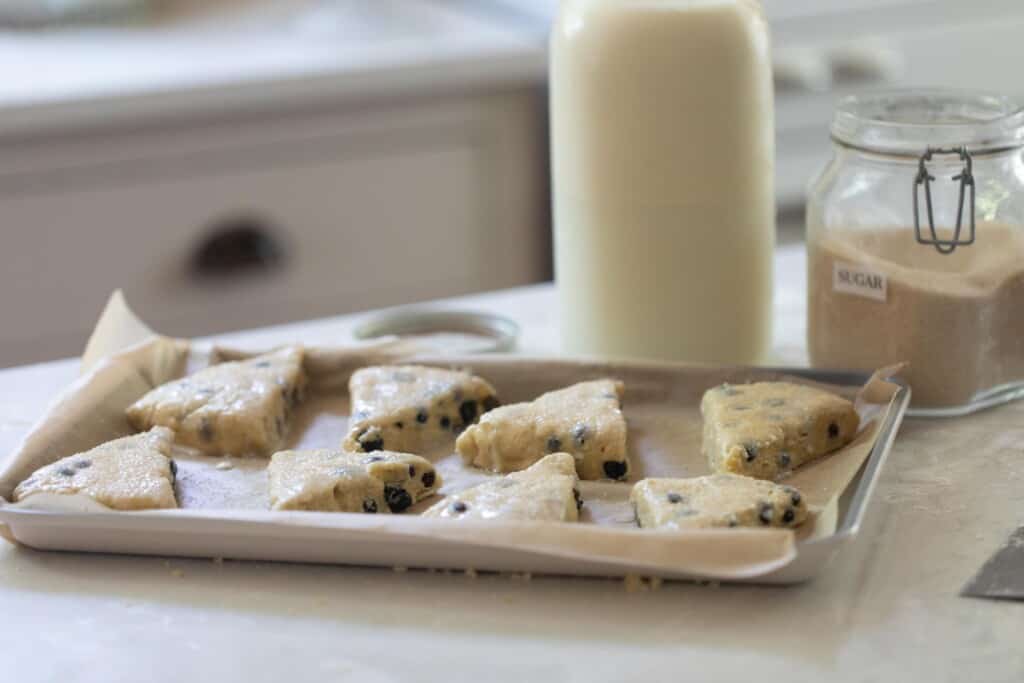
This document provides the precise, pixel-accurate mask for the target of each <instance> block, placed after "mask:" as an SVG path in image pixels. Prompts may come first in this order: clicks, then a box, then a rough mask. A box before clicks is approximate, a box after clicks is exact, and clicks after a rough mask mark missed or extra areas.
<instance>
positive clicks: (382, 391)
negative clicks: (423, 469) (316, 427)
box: [343, 365, 498, 453]
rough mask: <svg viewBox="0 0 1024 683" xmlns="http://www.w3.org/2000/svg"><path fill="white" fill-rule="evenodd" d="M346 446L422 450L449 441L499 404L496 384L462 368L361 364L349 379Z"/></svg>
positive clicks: (367, 449) (355, 449) (404, 451)
mask: <svg viewBox="0 0 1024 683" xmlns="http://www.w3.org/2000/svg"><path fill="white" fill-rule="evenodd" d="M348 390H349V396H350V397H351V400H352V419H351V421H350V423H349V433H348V436H347V437H346V439H345V441H344V444H343V447H344V448H345V449H346V450H352V451H363V452H366V453H369V452H371V451H379V450H384V449H387V450H389V451H399V452H402V453H423V452H425V451H427V450H429V449H431V448H433V447H435V446H438V445H440V444H443V443H445V442H449V443H450V440H451V439H452V438H454V435H455V434H458V433H459V432H460V431H462V430H463V429H465V428H466V427H467V426H469V425H470V424H472V423H473V422H475V421H476V419H477V417H478V416H480V415H482V414H483V413H485V412H487V411H488V410H491V409H493V408H494V407H495V406H497V405H498V399H497V396H496V394H495V391H494V387H492V386H491V385H490V384H488V383H487V382H486V381H485V380H483V379H481V378H479V377H476V376H474V375H471V374H470V373H468V372H462V371H458V370H442V369H441V368H431V367H426V366H422V365H382V366H376V367H369V368H362V369H361V370H358V371H356V372H355V373H353V374H352V378H351V379H350V380H349V383H348Z"/></svg>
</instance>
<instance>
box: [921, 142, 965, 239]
mask: <svg viewBox="0 0 1024 683" xmlns="http://www.w3.org/2000/svg"><path fill="white" fill-rule="evenodd" d="M936 154H956V155H958V156H959V157H960V161H962V162H964V167H963V169H962V170H961V171H960V173H959V174H958V175H955V176H953V180H959V181H960V200H959V202H958V203H957V208H956V227H955V229H954V230H953V238H952V239H948V240H944V239H940V238H939V235H938V233H937V232H936V230H935V216H934V213H933V211H932V186H931V182H932V181H933V180H935V176H933V175H932V174H930V173H929V172H928V167H927V166H926V165H925V164H926V163H927V162H929V161H931V160H932V157H933V156H934V155H936ZM922 185H923V186H924V201H925V207H926V208H927V211H928V228H929V232H930V233H931V237H923V236H922V235H921V212H920V207H919V201H918V195H919V194H920V189H919V188H920V186H922ZM968 192H970V199H969V201H970V209H969V211H970V226H971V227H970V231H969V233H968V236H967V237H966V239H961V238H960V233H961V230H962V227H963V217H964V199H965V198H966V195H967V193H968ZM974 227H975V226H974V170H973V164H972V160H971V154H970V152H968V151H967V148H966V147H936V148H932V147H929V148H928V149H927V150H925V153H924V154H922V155H921V158H920V159H919V160H918V163H917V175H916V176H915V177H914V237H915V238H916V239H917V242H918V244H930V245H932V246H933V247H935V249H936V251H938V252H939V253H940V254H952V253H953V252H954V251H956V248H957V247H963V246H967V245H970V244H974Z"/></svg>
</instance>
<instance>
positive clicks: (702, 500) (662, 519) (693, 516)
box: [629, 474, 807, 529]
mask: <svg viewBox="0 0 1024 683" xmlns="http://www.w3.org/2000/svg"><path fill="white" fill-rule="evenodd" d="M629 500H630V502H631V503H633V509H635V510H636V519H637V523H638V524H639V525H640V526H641V527H643V528H645V529H659V528H667V529H706V528H711V527H736V526H746V527H766V526H774V527H795V526H797V525H799V524H801V523H802V522H803V521H804V520H805V519H807V505H806V503H804V500H803V496H801V495H800V492H799V491H797V490H796V489H795V488H793V487H791V486H782V485H780V484H774V483H772V482H770V481H763V480H761V479H751V478H750V477H741V476H739V475H735V474H713V475H710V476H707V477H696V478H693V479H644V480H642V481H640V482H639V483H638V484H637V485H636V486H634V487H633V491H632V493H630V496H629Z"/></svg>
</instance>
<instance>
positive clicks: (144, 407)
mask: <svg viewBox="0 0 1024 683" xmlns="http://www.w3.org/2000/svg"><path fill="white" fill-rule="evenodd" d="M302 356H303V353H302V349H300V348H296V347H290V348H284V349H281V350H279V351H274V352H272V353H268V354H264V355H262V356H256V357H254V358H250V359H248V360H244V361H236V362H231V363H220V364H218V365H213V366H211V367H208V368H206V369H204V370H200V371H199V372H197V373H195V374H192V375H189V376H188V377H182V378H181V379H177V380H174V381H172V382H168V383H166V384H162V385H160V386H158V387H157V388H155V389H153V390H152V391H150V392H149V393H148V394H146V395H145V396H143V397H142V398H140V399H139V400H138V401H136V402H135V403H134V404H133V405H132V406H131V407H129V408H128V411H127V415H128V421H129V422H131V424H132V426H134V427H135V428H136V429H140V430H141V429H149V428H150V427H153V426H156V425H161V426H164V427H169V428H170V429H172V430H173V431H174V437H175V440H176V441H177V442H178V443H180V444H183V445H185V446H191V447H193V448H197V449H199V450H201V451H203V452H204V453H207V454H209V455H228V454H230V455H236V456H237V455H270V454H271V453H273V452H274V451H275V450H277V449H278V448H280V447H281V446H282V444H283V443H284V439H285V437H286V436H287V434H288V427H289V423H290V421H291V413H292V410H293V409H294V407H295V406H296V405H297V404H298V402H299V401H300V400H301V398H302V393H303V390H304V388H305V385H306V376H305V374H304V373H303V371H302Z"/></svg>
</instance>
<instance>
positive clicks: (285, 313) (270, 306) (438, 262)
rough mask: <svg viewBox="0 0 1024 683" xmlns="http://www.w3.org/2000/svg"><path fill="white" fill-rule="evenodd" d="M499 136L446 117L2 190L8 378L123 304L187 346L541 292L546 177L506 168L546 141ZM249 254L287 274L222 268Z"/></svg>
mask: <svg viewBox="0 0 1024 683" xmlns="http://www.w3.org/2000/svg"><path fill="white" fill-rule="evenodd" d="M523 111H524V112H526V111H528V108H524V109H523ZM462 114H465V112H462ZM493 124H494V121H493V120H492V119H491V118H489V117H486V116H482V117H479V118H478V119H474V118H473V117H471V116H470V117H467V116H464V115H460V116H456V117H453V118H452V119H451V120H447V121H446V120H444V118H443V117H441V120H434V121H433V122H431V124H430V125H429V126H425V127H419V128H417V127H416V126H411V127H410V126H402V127H397V128H393V129H390V130H388V129H385V130H380V129H372V130H371V129H368V130H355V131H353V130H347V131H344V132H341V133H339V134H337V135H321V136H319V137H313V138H301V139H296V140H280V139H279V140H274V141H270V142H268V143H267V144H265V145H262V146H254V147H252V148H248V149H244V150H232V151H231V152H230V154H229V155H227V156H225V154H224V153H219V154H214V155H197V156H196V157H195V158H193V159H191V160H185V161H181V160H178V161H177V162H176V163H173V164H172V163H171V162H169V161H165V160H160V161H157V162H153V163H151V164H147V163H139V164H135V165H134V166H131V167H125V166H123V165H122V166H119V167H118V168H119V169H121V171H122V173H121V174H120V175H116V176H115V177H112V178H110V177H104V178H103V179H102V180H101V181H99V182H97V181H96V177H95V176H94V175H91V174H90V172H91V171H92V170H94V169H90V168H88V167H78V168H76V169H75V170H74V172H73V173H71V174H70V175H69V174H66V173H65V174H62V175H60V176H59V177H60V178H61V179H62V180H61V182H60V183H59V184H57V185H55V186H52V187H44V188H43V189H42V191H40V190H39V189H38V188H39V186H38V184H36V185H33V186H32V187H33V191H31V192H27V191H24V189H22V191H20V192H8V193H3V186H2V185H0V215H2V216H3V221H4V233H5V237H4V249H3V253H2V256H0V268H2V272H3V278H4V281H5V282H6V283H8V286H6V287H3V288H0V308H2V310H3V311H4V314H5V323H6V324H5V325H4V328H3V330H2V331H0V365H10V364H14V363H21V362H28V361H31V360H40V359H45V358H49V357H53V356H54V355H62V354H73V353H76V352H77V351H78V350H80V348H81V346H82V344H83V343H84V336H85V334H86V333H87V332H88V330H89V328H90V326H91V325H92V324H93V322H94V321H95V318H96V315H97V313H98V312H99V310H100V308H101V307H102V305H103V302H104V301H105V299H106V297H107V296H108V295H109V293H110V292H111V291H112V290H113V289H115V288H118V287H120V288H122V289H124V291H125V294H126V296H127V298H128V300H129V302H130V303H131V304H132V305H133V306H134V307H136V308H137V309H138V310H139V311H141V312H142V313H143V314H144V317H145V318H146V319H147V320H148V321H150V322H152V324H154V325H155V326H156V327H157V328H158V329H160V330H161V331H165V332H168V333H171V334H176V335H183V336H194V335H201V334H210V333H215V332H219V331H226V330H231V329H239V328H245V327H253V326H258V325H266V324H273V323H279V322H285V321H289V320H296V319H302V318H309V317H317V316H324V315H331V314H337V313H344V312H351V311H355V310H362V309H367V308H373V307H379V306H385V305H393V304H399V303H404V302H407V301H418V300H424V299H430V298H436V297H441V296H449V295H454V294H460V293H465V292H471V291H477V290H482V289H494V288H500V287H507V286H513V285H517V284H525V283H527V282H531V281H535V280H537V279H540V278H541V277H543V276H544V275H545V257H544V253H545V251H546V248H545V246H544V244H545V239H546V238H545V235H544V230H545V229H544V227H543V225H538V221H537V217H538V215H539V212H538V210H537V205H538V204H539V203H540V200H539V194H537V193H534V192H533V191H532V190H531V184H532V182H533V181H534V180H535V179H536V176H537V173H536V170H537V169H536V168H535V167H534V164H535V163H536V164H537V165H539V164H541V163H542V162H541V161H540V160H539V159H538V158H536V157H529V156H522V155H520V156H519V157H517V156H516V153H512V154H506V153H505V151H507V150H509V149H510V147H509V145H510V144H511V145H513V146H516V145H517V143H522V142H523V140H519V139H518V138H520V137H521V138H523V139H529V138H530V137H531V136H532V135H534V134H536V131H535V130H534V131H531V130H528V129H529V128H531V126H530V125H519V126H518V127H516V126H513V128H512V129H511V132H509V131H505V132H504V133H502V126H497V127H495V126H494V125H493ZM528 145H529V143H527V144H526V146H523V145H522V144H519V146H518V147H516V149H519V147H522V148H524V149H525V148H527V147H528ZM126 168H128V171H131V170H132V169H134V172H125V169H126ZM8 178H10V176H8ZM232 229H236V230H237V229H242V231H243V236H245V235H246V234H247V235H248V240H247V241H248V245H246V244H242V245H238V244H233V243H232V242H231V240H230V238H227V248H226V249H221V250H220V252H215V254H214V257H213V258H207V259H206V260H205V261H204V262H203V263H204V264H205V265H206V268H205V270H199V269H197V267H196V263H197V261H196V259H197V253H198V252H199V251H200V250H201V248H202V246H203V245H204V244H207V243H208V242H209V240H210V239H211V238H212V237H214V236H216V235H217V234H218V232H223V231H225V230H228V231H230V230H232ZM255 233H259V234H260V235H261V237H260V239H262V242H260V240H255V242H256V243H255V244H254V237H253V235H254V234H255ZM223 239H225V238H223V237H222V240H223ZM239 250H241V256H242V257H243V259H242V260H243V261H245V258H244V257H245V256H246V255H247V253H248V252H254V253H255V255H256V256H259V255H260V254H266V253H270V254H271V256H273V255H274V254H277V255H279V257H280V258H277V259H276V260H275V259H273V258H270V259H265V261H267V262H269V265H258V264H257V265H250V266H248V267H245V266H241V267H238V268H235V269H227V270H226V271H225V270H224V269H218V268H216V267H214V266H216V265H217V264H218V263H221V264H223V263H231V262H233V261H234V260H235V257H236V256H238V255H239ZM217 253H220V255H221V258H217ZM250 255H253V254H250ZM257 261H259V259H257Z"/></svg>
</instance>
